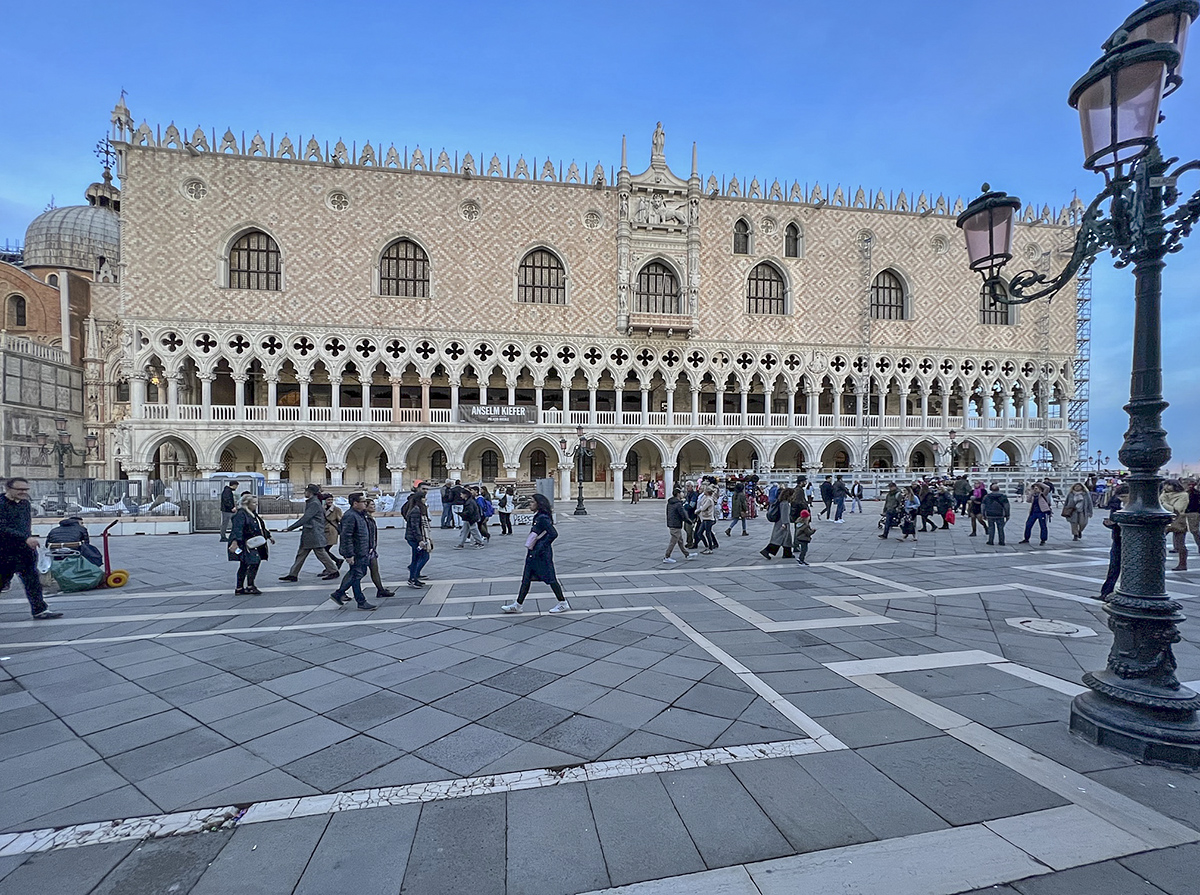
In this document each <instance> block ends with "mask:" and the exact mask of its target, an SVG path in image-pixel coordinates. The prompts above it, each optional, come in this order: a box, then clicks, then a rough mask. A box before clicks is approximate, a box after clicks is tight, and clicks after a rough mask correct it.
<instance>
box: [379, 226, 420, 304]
mask: <svg viewBox="0 0 1200 895" xmlns="http://www.w3.org/2000/svg"><path fill="white" fill-rule="evenodd" d="M379 294H380V295H395V296H399V297H401V298H428V297H429V256H428V255H426V254H425V250H424V249H423V248H421V247H420V246H419V245H417V244H416V243H415V242H413V241H412V240H411V239H397V240H396V241H395V242H393V243H392V244H391V245H389V246H388V247H387V248H386V249H384V250H383V255H382V256H381V257H380V259H379Z"/></svg>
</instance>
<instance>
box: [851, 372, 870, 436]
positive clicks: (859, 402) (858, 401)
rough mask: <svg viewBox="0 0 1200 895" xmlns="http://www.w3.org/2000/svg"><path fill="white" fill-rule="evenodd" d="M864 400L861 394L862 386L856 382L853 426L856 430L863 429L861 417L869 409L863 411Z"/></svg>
mask: <svg viewBox="0 0 1200 895" xmlns="http://www.w3.org/2000/svg"><path fill="white" fill-rule="evenodd" d="M865 400H866V395H864V394H863V390H862V386H860V385H859V384H858V383H857V382H856V383H854V425H855V426H857V427H858V428H860V429H861V428H862V427H863V415H864V413H869V408H868V409H867V410H864V408H863V405H864V403H865Z"/></svg>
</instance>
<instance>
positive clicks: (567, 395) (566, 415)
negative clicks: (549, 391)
mask: <svg viewBox="0 0 1200 895" xmlns="http://www.w3.org/2000/svg"><path fill="white" fill-rule="evenodd" d="M562 406H563V407H562V410H563V418H562V419H563V425H566V424H567V423H569V422H571V383H569V382H564V383H563V387H562Z"/></svg>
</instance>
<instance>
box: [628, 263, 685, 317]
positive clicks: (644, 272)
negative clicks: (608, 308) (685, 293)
mask: <svg viewBox="0 0 1200 895" xmlns="http://www.w3.org/2000/svg"><path fill="white" fill-rule="evenodd" d="M633 310H634V312H635V313H641V314H682V313H683V308H682V303H681V301H680V297H679V280H678V279H676V277H675V274H674V273H672V272H671V268H669V267H667V266H666V265H665V264H662V263H660V262H658V261H651V262H650V263H649V264H647V265H646V266H645V267H643V268H642V269H641V272H639V273H638V278H637V289H636V291H635V292H634V294H633Z"/></svg>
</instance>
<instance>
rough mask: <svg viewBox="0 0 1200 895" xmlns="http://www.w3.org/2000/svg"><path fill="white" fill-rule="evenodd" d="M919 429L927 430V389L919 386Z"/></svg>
mask: <svg viewBox="0 0 1200 895" xmlns="http://www.w3.org/2000/svg"><path fill="white" fill-rule="evenodd" d="M921 428H922V429H928V428H929V389H927V388H925V387H924V386H921Z"/></svg>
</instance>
